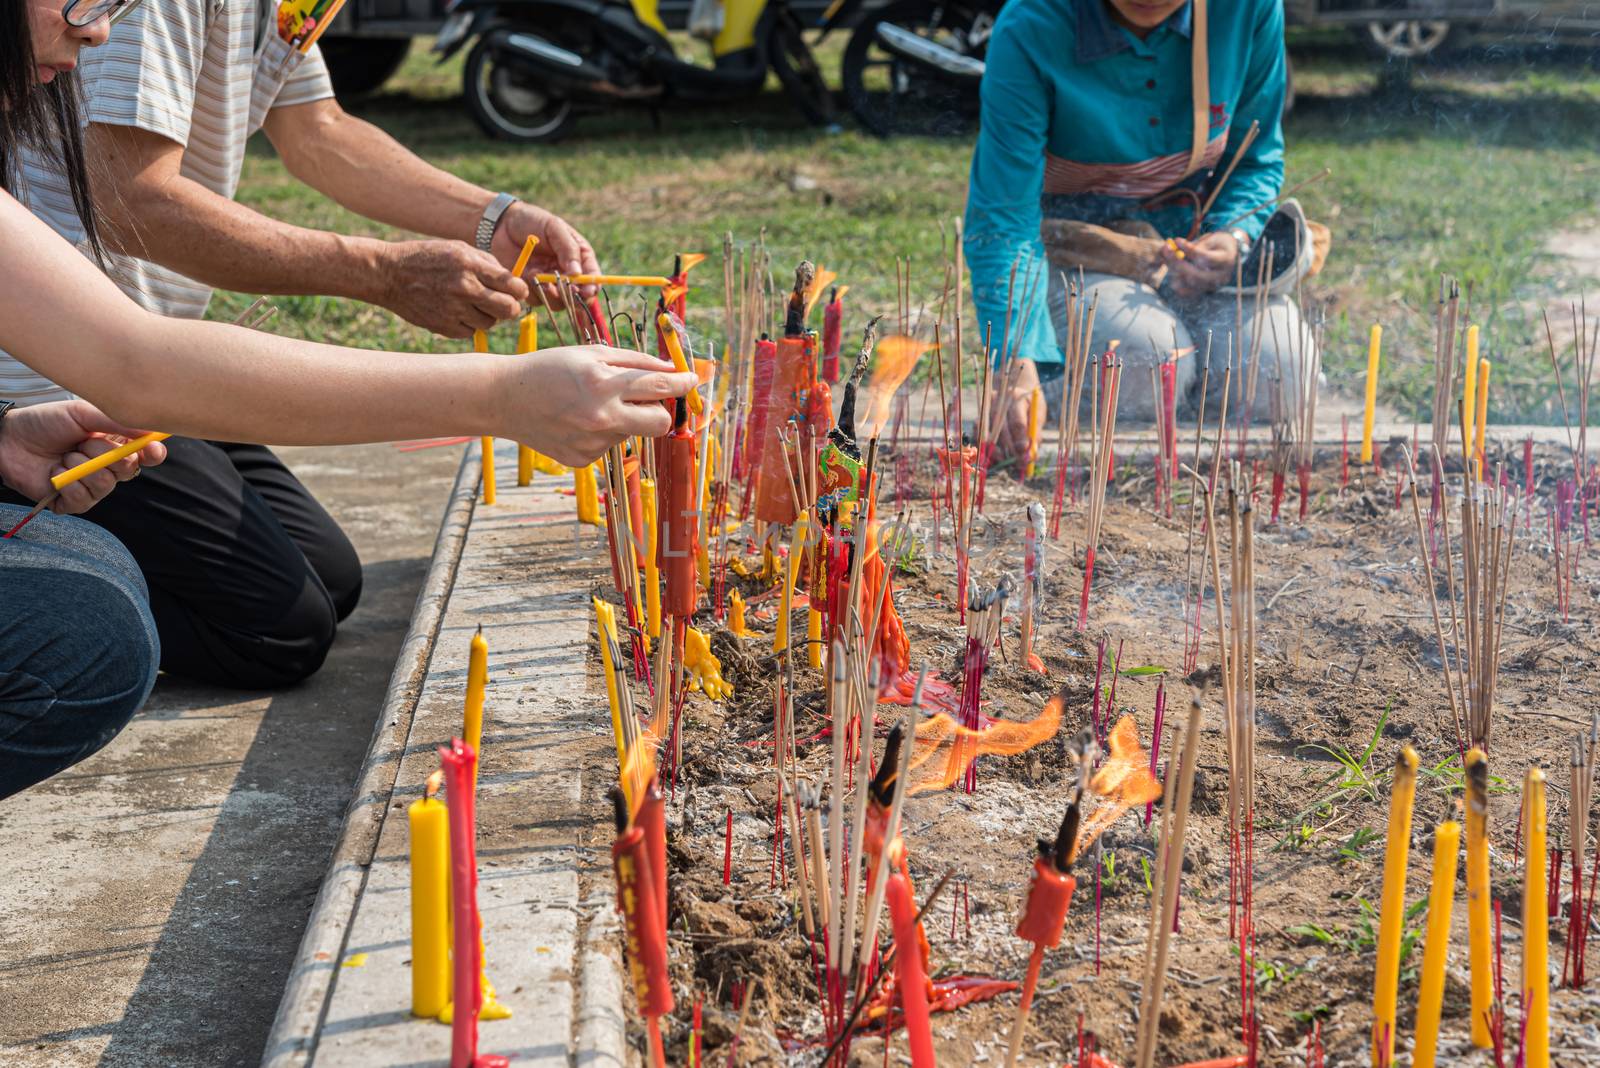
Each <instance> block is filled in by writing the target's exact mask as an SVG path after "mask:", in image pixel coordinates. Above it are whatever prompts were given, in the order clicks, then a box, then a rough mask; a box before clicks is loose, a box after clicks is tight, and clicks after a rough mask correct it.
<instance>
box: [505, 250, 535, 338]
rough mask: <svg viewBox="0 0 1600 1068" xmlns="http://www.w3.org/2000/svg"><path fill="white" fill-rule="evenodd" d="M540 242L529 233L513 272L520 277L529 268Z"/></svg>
mask: <svg viewBox="0 0 1600 1068" xmlns="http://www.w3.org/2000/svg"><path fill="white" fill-rule="evenodd" d="M538 243H539V239H538V238H537V237H534V236H533V235H532V234H529V235H528V239H527V240H526V241H524V242H523V243H522V251H521V252H519V253H517V263H516V266H515V267H512V268H511V273H512V274H514V275H517V276H518V277H519V278H520V277H521V276H522V272H523V271H526V270H527V269H528V261H529V260H531V259H533V247H534V246H535V245H537V244H538ZM523 351H524V352H526V351H527V350H526V349H524V350H523Z"/></svg>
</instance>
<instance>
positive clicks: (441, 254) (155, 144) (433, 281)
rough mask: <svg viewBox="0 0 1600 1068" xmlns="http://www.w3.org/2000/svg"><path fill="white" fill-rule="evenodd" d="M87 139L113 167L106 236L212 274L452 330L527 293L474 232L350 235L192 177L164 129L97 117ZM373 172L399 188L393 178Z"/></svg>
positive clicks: (500, 311) (501, 311)
mask: <svg viewBox="0 0 1600 1068" xmlns="http://www.w3.org/2000/svg"><path fill="white" fill-rule="evenodd" d="M305 106H307V107H310V106H313V105H305ZM286 110H293V109H286ZM88 147H89V152H90V158H93V159H95V160H96V161H97V164H98V166H99V167H100V168H101V173H102V174H103V175H104V176H105V177H104V178H102V180H101V182H100V186H99V188H100V190H101V192H100V195H99V196H98V198H97V208H98V210H99V212H100V217H101V220H102V223H103V225H104V228H105V232H106V236H107V238H108V240H109V242H110V244H111V245H112V246H113V247H114V248H116V249H117V250H119V251H121V252H125V253H128V254H129V255H134V256H139V257H141V258H143V259H148V260H151V261H153V262H156V263H159V264H161V265H163V266H165V267H169V268H171V269H172V270H175V271H179V272H181V273H183V274H186V275H188V276H189V277H191V278H194V279H196V280H197V281H200V282H204V283H205V284H207V285H211V286H215V287H218V288H222V289H232V290H235V291H237V292H243V293H270V294H308V293H315V294H320V295H326V296H336V297H350V298H353V299H356V300H363V301H366V302H368V303H370V304H378V305H381V306H382V307H385V308H388V309H389V310H391V311H393V312H395V313H396V314H397V315H400V316H401V317H402V318H404V319H406V320H408V321H410V322H412V323H415V324H416V325H418V326H421V327H425V328H426V329H429V330H432V331H434V332H435V333H438V334H443V335H445V336H447V337H465V336H466V335H468V334H470V333H471V332H472V331H473V330H480V329H487V328H488V327H490V326H492V325H493V324H494V323H495V322H498V321H499V320H501V319H506V318H510V317H511V316H513V315H516V314H517V313H518V311H519V309H520V304H521V302H522V301H523V300H525V299H526V298H527V295H528V293H527V288H526V286H525V285H524V284H523V283H522V282H521V281H520V280H519V279H515V278H513V277H512V275H511V272H510V271H509V270H508V269H507V268H506V267H505V266H503V265H502V264H501V263H500V262H499V261H498V260H496V259H495V258H494V257H493V256H491V255H488V254H486V253H482V252H479V251H478V250H476V249H474V248H473V247H472V246H471V244H470V243H464V242H462V241H460V240H455V241H397V242H388V241H379V240H376V239H373V238H364V237H347V236H344V235H341V234H334V233H328V232H327V231H323V230H313V229H308V228H306V227H302V226H294V225H292V224H289V223H285V222H280V221H278V220H276V219H272V218H269V217H267V216H265V215H262V214H261V213H260V212H257V211H254V210H252V209H250V208H247V207H245V206H244V205H242V204H237V203H235V202H233V201H232V200H229V199H228V198H227V197H224V196H220V195H218V194H216V193H213V192H212V191H211V190H209V189H207V188H205V187H204V186H202V185H200V184H199V183H198V182H194V181H192V180H190V179H189V178H186V177H184V176H183V174H182V173H181V170H180V168H181V165H182V163H183V146H182V145H180V144H178V143H177V142H176V141H173V140H171V139H170V138H167V137H164V136H162V135H161V134H158V133H153V132H151V131H149V130H145V129H141V128H139V127H136V126H120V125H111V124H103V123H91V124H90V127H89V146H88ZM367 181H368V182H369V183H371V184H372V185H373V186H374V187H375V188H378V189H382V190H385V191H387V193H388V194H389V195H390V196H391V197H392V198H393V199H396V200H398V199H403V198H399V197H394V186H393V184H392V183H390V182H386V181H381V180H380V181H374V176H373V175H370V174H369V175H368V178H367ZM479 210H480V211H481V210H482V205H479ZM469 233H470V232H469Z"/></svg>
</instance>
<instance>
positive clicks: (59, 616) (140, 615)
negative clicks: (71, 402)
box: [0, 505, 161, 798]
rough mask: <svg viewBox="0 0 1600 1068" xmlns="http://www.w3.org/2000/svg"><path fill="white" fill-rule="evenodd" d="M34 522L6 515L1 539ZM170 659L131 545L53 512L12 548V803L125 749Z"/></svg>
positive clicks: (5, 635) (0, 508) (6, 593)
mask: <svg viewBox="0 0 1600 1068" xmlns="http://www.w3.org/2000/svg"><path fill="white" fill-rule="evenodd" d="M26 514H27V510H26V509H24V508H19V507H14V506H11V505H0V533H3V532H4V531H6V530H10V529H11V528H12V527H13V526H15V525H16V523H17V521H18V520H19V519H21V518H22V517H23V516H24V515H26ZM160 659H161V656H160V645H159V643H158V642H157V639H156V626H155V620H154V619H152V618H151V615H150V595H149V593H148V591H147V590H146V588H145V584H144V578H143V577H142V576H141V575H140V574H139V568H138V566H137V565H136V564H135V563H134V562H133V557H131V556H130V555H128V550H126V549H124V548H123V547H122V543H121V542H119V541H117V540H116V539H115V538H113V537H112V536H111V535H110V534H107V533H106V532H105V531H103V530H101V529H100V528H99V527H97V526H95V525H93V524H92V523H86V522H84V521H83V520H81V519H74V518H71V517H64V516H56V515H52V514H50V513H49V512H46V513H44V514H42V515H39V516H36V517H35V518H34V520H33V522H31V523H29V524H28V525H27V526H26V527H24V528H23V529H22V531H21V532H20V533H18V534H17V536H16V537H14V538H0V798H4V797H9V796H10V795H11V794H14V793H17V792H18V791H20V790H23V789H26V788H27V787H29V786H32V785H33V784H34V783H36V782H40V781H42V780H44V779H47V778H49V777H50V776H51V775H54V774H55V773H56V772H58V771H61V770H62V769H64V768H68V767H71V766H72V765H73V764H76V763H77V762H78V761H80V760H82V759H84V758H85V757H87V756H89V755H90V754H91V753H93V752H95V751H96V750H97V749H99V748H100V747H101V746H103V745H105V744H106V743H107V742H109V741H110V740H111V739H112V738H114V737H116V734H117V732H118V731H120V730H121V729H122V728H123V727H124V726H126V725H127V723H128V721H129V720H130V719H132V718H133V714H134V713H135V712H137V711H138V710H139V706H140V705H142V704H143V703H144V699H145V698H146V697H148V696H149V695H150V688H151V687H152V686H154V685H155V681H156V667H157V665H158V664H159V663H160Z"/></svg>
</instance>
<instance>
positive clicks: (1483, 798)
mask: <svg viewBox="0 0 1600 1068" xmlns="http://www.w3.org/2000/svg"><path fill="white" fill-rule="evenodd" d="M1466 770H1467V961H1468V963H1469V964H1470V965H1471V967H1472V1044H1473V1045H1474V1046H1478V1047H1481V1048H1483V1049H1488V1048H1490V1047H1491V1046H1493V1045H1494V1040H1493V1038H1492V1037H1491V1036H1490V1034H1489V1011H1490V1007H1491V1005H1492V1004H1493V1003H1494V957H1493V956H1492V955H1491V953H1490V951H1489V947H1490V941H1489V939H1490V934H1489V761H1488V759H1487V758H1485V757H1484V755H1483V750H1482V749H1479V748H1477V747H1476V746H1474V747H1473V748H1471V749H1469V750H1467V760H1466Z"/></svg>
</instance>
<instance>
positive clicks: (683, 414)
mask: <svg viewBox="0 0 1600 1068" xmlns="http://www.w3.org/2000/svg"><path fill="white" fill-rule="evenodd" d="M688 422H689V405H688V403H687V402H686V401H685V400H684V399H683V398H682V397H679V398H678V399H677V400H676V401H675V402H673V405H672V429H673V430H682V429H683V428H684V427H685V426H686V425H687V424H688Z"/></svg>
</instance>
